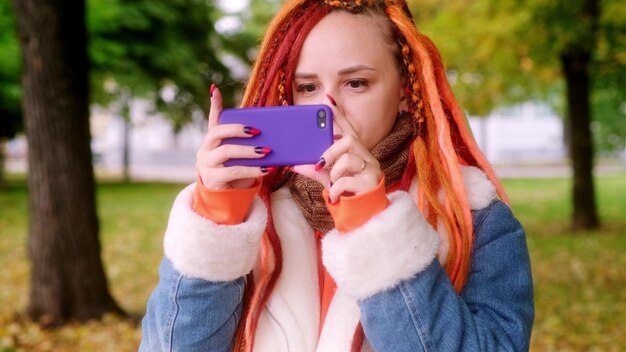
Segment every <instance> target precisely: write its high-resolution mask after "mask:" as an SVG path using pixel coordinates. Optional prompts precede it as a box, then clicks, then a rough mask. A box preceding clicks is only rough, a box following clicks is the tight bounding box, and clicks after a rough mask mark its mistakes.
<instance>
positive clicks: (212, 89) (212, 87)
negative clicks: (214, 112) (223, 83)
mask: <svg viewBox="0 0 626 352" xmlns="http://www.w3.org/2000/svg"><path fill="white" fill-rule="evenodd" d="M215 88H216V87H215V83H211V90H210V91H209V92H211V98H213V92H214V91H215Z"/></svg>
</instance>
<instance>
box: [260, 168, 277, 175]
mask: <svg viewBox="0 0 626 352" xmlns="http://www.w3.org/2000/svg"><path fill="white" fill-rule="evenodd" d="M275 170H276V166H261V172H262V173H264V174H269V173H270V172H272V171H275Z"/></svg>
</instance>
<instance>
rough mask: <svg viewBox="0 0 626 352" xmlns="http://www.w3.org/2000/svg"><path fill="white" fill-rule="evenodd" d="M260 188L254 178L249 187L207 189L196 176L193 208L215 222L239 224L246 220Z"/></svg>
mask: <svg viewBox="0 0 626 352" xmlns="http://www.w3.org/2000/svg"><path fill="white" fill-rule="evenodd" d="M260 189H261V182H260V181H259V180H256V181H255V182H254V185H252V187H250V188H243V189H220V190H214V189H208V188H206V187H204V185H203V184H202V180H201V179H200V177H198V182H197V183H196V189H195V190H194V193H193V210H194V211H195V212H196V213H198V214H200V215H202V216H203V217H205V218H207V219H209V220H211V221H213V222H214V223H216V224H220V225H236V224H240V223H242V222H244V221H245V220H246V217H247V216H248V213H249V212H250V208H251V207H252V201H253V200H254V197H255V196H256V195H257V194H258V193H259V190H260Z"/></svg>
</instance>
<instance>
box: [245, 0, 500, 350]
mask: <svg viewBox="0 0 626 352" xmlns="http://www.w3.org/2000/svg"><path fill="white" fill-rule="evenodd" d="M338 9H339V10H344V11H349V12H352V13H355V14H359V13H363V14H364V15H366V16H383V17H385V18H386V21H387V22H388V23H389V26H390V27H391V28H393V29H392V31H393V32H394V33H395V34H396V37H397V38H395V40H396V41H397V45H398V47H399V50H398V52H399V55H400V56H401V60H398V61H401V62H399V65H401V66H402V67H401V70H402V72H403V73H404V74H405V75H406V79H407V85H408V89H407V94H409V99H408V102H409V104H408V105H409V113H411V114H412V116H413V118H414V120H415V122H416V124H417V130H418V133H417V137H416V138H415V140H414V141H413V143H412V145H411V151H412V154H413V158H409V162H408V164H407V166H406V168H405V171H404V175H403V177H402V180H401V187H402V188H403V189H408V186H409V185H410V182H411V179H412V178H413V176H414V175H416V174H417V175H418V181H417V182H418V186H419V187H418V194H417V196H418V206H419V208H420V210H421V211H422V212H423V213H424V214H426V216H427V219H428V221H429V223H430V224H431V225H433V227H435V228H437V227H438V226H444V227H445V229H446V231H447V233H448V240H449V245H450V250H449V253H448V260H447V263H446V266H445V270H446V272H447V273H448V276H449V277H450V280H451V282H452V284H453V286H454V289H455V290H456V292H460V291H461V289H462V288H463V286H464V285H465V282H466V280H467V276H468V273H469V264H470V252H471V250H472V245H473V240H474V234H473V228H472V217H471V209H470V206H469V203H468V201H467V198H466V196H465V194H466V189H465V185H464V182H463V177H462V175H461V169H460V165H471V166H476V167H478V168H480V169H481V170H483V171H484V172H485V173H486V175H487V177H488V178H489V180H490V181H491V182H493V183H494V184H495V185H496V189H497V192H498V195H499V196H500V198H502V199H503V200H505V201H507V198H506V195H505V193H504V190H503V188H502V186H501V185H500V183H499V182H498V181H497V179H496V177H495V173H494V171H493V169H492V168H491V166H490V165H489V163H488V162H487V160H486V159H485V157H484V156H483V155H482V153H481V152H480V150H479V148H478V146H477V145H476V142H475V141H474V139H473V137H472V135H471V132H470V130H469V128H468V127H467V124H466V121H465V117H464V114H463V112H462V110H461V109H460V107H459V105H458V103H457V101H456V99H455V98H454V95H453V93H452V90H451V88H450V86H449V84H448V81H447V79H446V75H445V69H444V67H443V63H442V61H441V56H440V54H439V51H438V50H437V48H436V47H435V45H434V44H433V42H432V41H431V40H430V39H429V38H428V37H426V36H425V35H423V34H421V33H419V32H418V30H417V28H416V27H415V24H414V23H413V18H412V16H411V13H410V11H409V8H408V6H407V4H406V1H404V0H352V1H337V0H293V1H288V2H287V3H286V4H285V6H284V7H283V8H282V9H281V10H280V11H279V12H278V14H276V16H275V17H274V19H273V21H272V22H271V23H270V25H269V28H268V30H267V33H266V35H265V38H264V40H263V42H262V43H261V47H260V51H259V56H258V58H257V61H256V62H255V65H254V67H253V69H252V74H251V77H250V80H249V82H248V85H247V87H246V91H245V93H244V98H243V102H242V104H241V106H242V107H253V106H274V105H290V104H293V97H292V88H291V86H292V80H293V76H294V73H295V68H296V65H297V62H298V59H299V55H300V50H301V48H302V45H303V43H304V40H305V39H306V37H307V36H308V34H309V32H310V31H311V29H312V28H313V27H314V26H315V25H316V24H317V23H318V22H319V21H320V20H321V19H322V18H324V17H325V16H326V15H328V14H329V13H330V12H332V11H335V10H338ZM287 173H288V171H287V170H286V169H285V168H279V169H278V170H276V171H274V172H272V173H270V174H269V175H268V176H266V177H264V179H263V181H262V186H261V192H260V196H261V198H262V199H263V201H264V203H265V205H266V206H267V209H268V213H269V214H268V225H267V228H266V230H265V233H264V235H263V239H262V242H261V258H260V264H261V265H260V272H259V276H258V278H257V282H254V278H253V274H252V273H250V274H249V275H248V277H247V284H246V290H245V294H244V302H243V304H244V311H243V313H242V319H241V321H240V323H239V326H238V328H237V335H236V341H235V350H236V351H252V349H253V346H254V335H255V331H256V327H257V324H258V320H259V317H260V314H261V311H262V310H263V309H264V307H265V305H266V304H267V301H268V299H269V297H270V295H271V293H272V290H273V289H274V286H275V285H276V281H277V280H278V277H279V276H280V273H281V271H282V249H281V245H280V240H279V238H278V234H277V233H276V229H275V228H274V224H273V217H272V209H271V204H270V195H271V193H272V192H273V191H274V190H276V189H278V188H280V187H281V186H282V185H283V184H284V182H285V179H286V176H287ZM438 219H441V221H438Z"/></svg>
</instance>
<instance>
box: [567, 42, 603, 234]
mask: <svg viewBox="0 0 626 352" xmlns="http://www.w3.org/2000/svg"><path fill="white" fill-rule="evenodd" d="M590 61H591V55H590V54H589V53H588V52H585V51H582V50H580V51H578V50H577V51H572V52H569V53H566V54H563V55H562V56H561V63H562V65H563V71H564V73H565V79H566V82H567V114H568V118H569V129H568V132H569V133H570V135H569V141H570V144H569V151H570V158H571V160H572V166H573V169H574V189H573V198H574V199H573V200H574V213H573V218H572V220H573V226H574V228H575V229H588V230H590V229H595V228H597V227H598V226H599V225H600V223H599V220H598V214H597V211H596V201H595V191H594V185H593V143H592V140H591V128H590V122H591V109H590V84H589V63H590Z"/></svg>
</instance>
